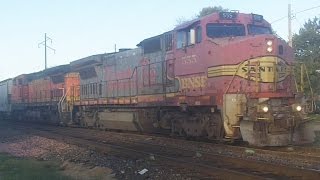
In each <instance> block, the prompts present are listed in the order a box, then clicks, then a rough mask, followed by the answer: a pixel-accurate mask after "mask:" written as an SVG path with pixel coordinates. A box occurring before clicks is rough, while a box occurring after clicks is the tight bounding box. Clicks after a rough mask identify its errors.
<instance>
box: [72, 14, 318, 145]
mask: <svg viewBox="0 0 320 180" xmlns="http://www.w3.org/2000/svg"><path fill="white" fill-rule="evenodd" d="M293 61H294V53H293V50H292V48H291V47H290V46H289V45H288V44H287V43H286V42H285V41H284V40H282V39H280V38H279V37H277V36H276V35H275V34H273V32H272V29H271V26H270V24H269V23H268V22H267V21H266V20H265V19H264V18H263V16H261V15H257V14H243V13H238V12H221V13H213V14H210V15H208V16H205V17H202V18H199V19H195V20H193V21H190V22H187V23H184V24H182V25H179V26H178V27H176V28H175V29H173V30H172V31H169V32H166V33H164V34H161V35H158V36H155V37H151V38H148V39H145V40H143V41H142V42H140V43H139V44H138V48H136V49H125V50H124V51H122V52H116V53H109V54H101V55H95V56H91V57H87V58H84V59H81V60H78V61H74V62H72V63H71V67H72V69H73V70H75V71H77V72H79V74H80V87H79V88H77V89H79V92H78V93H79V95H80V97H79V101H74V103H72V109H73V112H70V113H71V114H72V116H73V117H74V119H73V122H75V123H78V124H80V125H81V126H93V127H99V128H103V129H122V130H131V131H145V132H146V131H147V132H155V131H164V132H168V133H172V134H179V135H183V136H192V137H205V138H210V139H220V140H223V139H224V140H226V139H228V140H237V139H242V140H244V141H247V142H249V144H252V145H257V146H282V145H288V144H290V143H301V142H306V141H308V142H310V141H312V140H313V139H312V138H309V139H308V138H306V137H304V136H303V133H304V132H305V125H306V121H305V118H304V115H303V108H304V105H303V104H301V100H300V99H299V96H298V94H297V93H296V91H295V85H294V83H293V82H294V76H293V72H292V68H291V66H292V64H293ZM66 103H68V102H66ZM68 104H71V103H68Z"/></svg>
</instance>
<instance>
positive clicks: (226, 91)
mask: <svg viewBox="0 0 320 180" xmlns="http://www.w3.org/2000/svg"><path fill="white" fill-rule="evenodd" d="M244 62H245V61H243V62H241V63H240V64H238V66H237V69H236V71H235V72H234V74H233V76H232V80H231V81H230V83H229V85H228V87H227V89H226V90H225V92H224V94H227V93H228V91H229V89H230V86H231V84H232V82H233V80H234V78H235V77H236V75H237V73H238V71H239V68H240V66H241V65H242V64H243V63H244Z"/></svg>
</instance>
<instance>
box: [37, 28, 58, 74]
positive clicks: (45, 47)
mask: <svg viewBox="0 0 320 180" xmlns="http://www.w3.org/2000/svg"><path fill="white" fill-rule="evenodd" d="M48 40H50V42H51V44H52V39H51V38H49V37H47V33H44V41H42V42H41V43H39V44H38V48H40V45H43V46H44V69H47V48H49V49H51V50H52V51H53V52H54V53H56V50H55V49H53V48H52V47H50V46H48V45H47V41H48Z"/></svg>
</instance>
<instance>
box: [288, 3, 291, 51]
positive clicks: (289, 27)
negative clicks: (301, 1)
mask: <svg viewBox="0 0 320 180" xmlns="http://www.w3.org/2000/svg"><path fill="white" fill-rule="evenodd" d="M288 39H289V40H288V43H289V46H290V47H292V11H291V4H288Z"/></svg>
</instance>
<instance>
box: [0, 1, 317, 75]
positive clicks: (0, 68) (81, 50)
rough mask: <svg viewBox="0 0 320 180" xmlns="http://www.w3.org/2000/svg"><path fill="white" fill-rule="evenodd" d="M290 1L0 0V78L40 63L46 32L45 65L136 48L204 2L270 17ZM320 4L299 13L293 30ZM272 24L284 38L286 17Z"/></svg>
mask: <svg viewBox="0 0 320 180" xmlns="http://www.w3.org/2000/svg"><path fill="white" fill-rule="evenodd" d="M288 2H289V0H261V1H258V0H158V1H157V0H152V1H151V0H135V1H134V0H113V1H112V0H28V1H26V0H0V62H1V64H0V80H3V79H6V78H9V77H13V76H16V75H19V74H23V73H30V72H34V71H39V70H42V69H43V68H44V49H43V48H38V43H39V42H42V41H43V40H44V33H47V35H48V36H49V37H50V38H52V40H53V42H52V44H49V45H50V46H51V47H53V48H54V49H56V53H55V54H54V53H53V52H51V51H48V66H49V67H52V66H56V65H60V64H66V63H69V62H70V61H73V60H77V59H80V58H82V57H86V56H89V55H93V54H98V53H104V52H111V51H114V44H117V47H118V48H134V47H135V46H136V44H138V43H139V42H140V41H141V40H143V39H145V38H148V37H151V36H154V35H158V34H161V33H163V32H166V31H169V30H171V29H173V28H174V26H175V24H176V23H177V19H179V18H181V17H185V18H191V17H194V15H195V14H197V13H198V12H199V11H200V10H201V9H202V8H203V7H207V6H215V5H221V6H223V7H224V8H228V9H231V10H239V11H240V12H244V13H256V14H262V15H263V16H264V17H265V19H266V20H268V21H269V22H272V21H275V20H277V19H279V18H281V17H285V16H286V15H287V13H288V12H287V7H288ZM291 3H292V9H293V13H294V12H299V11H302V10H305V9H308V8H311V7H316V6H320V0H291ZM319 12H320V8H317V9H314V10H310V11H306V12H303V13H299V14H297V16H296V18H295V19H294V20H293V30H294V32H298V30H299V28H300V27H301V26H302V25H303V24H304V22H305V21H306V20H307V19H308V18H313V17H315V16H319V14H320V13H319ZM272 25H273V28H274V30H275V31H276V32H277V33H278V34H279V35H280V36H281V37H282V38H284V39H287V27H288V26H287V19H283V20H282V21H278V22H276V23H274V24H272Z"/></svg>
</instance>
